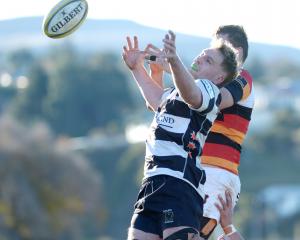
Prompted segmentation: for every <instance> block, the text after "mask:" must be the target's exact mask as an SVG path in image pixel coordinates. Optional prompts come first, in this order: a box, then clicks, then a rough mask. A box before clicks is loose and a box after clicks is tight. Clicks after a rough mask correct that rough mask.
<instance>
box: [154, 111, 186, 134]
mask: <svg viewBox="0 0 300 240" xmlns="http://www.w3.org/2000/svg"><path fill="white" fill-rule="evenodd" d="M190 121H191V120H190V119H189V118H183V117H178V116H174V115H170V114H167V113H158V112H156V113H155V117H154V119H153V121H152V124H151V127H153V128H157V126H158V125H159V126H160V127H161V128H163V129H165V130H167V131H170V132H173V133H184V132H185V131H186V129H187V127H188V125H189V123H190Z"/></svg>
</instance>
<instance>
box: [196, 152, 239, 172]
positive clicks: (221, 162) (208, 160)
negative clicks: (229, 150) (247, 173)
mask: <svg viewBox="0 0 300 240" xmlns="http://www.w3.org/2000/svg"><path fill="white" fill-rule="evenodd" d="M201 164H208V165H212V166H217V167H220V168H224V169H226V170H228V171H230V172H233V173H234V174H238V166H239V165H238V164H236V163H234V162H231V161H228V160H226V159H224V158H218V157H206V156H201Z"/></svg>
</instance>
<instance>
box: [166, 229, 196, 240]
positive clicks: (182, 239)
mask: <svg viewBox="0 0 300 240" xmlns="http://www.w3.org/2000/svg"><path fill="white" fill-rule="evenodd" d="M197 236H198V238H197ZM192 239H199V233H198V232H197V231H196V230H195V229H193V228H183V229H181V230H178V231H177V232H174V233H172V234H171V235H170V236H168V237H167V238H166V239H165V240H192Z"/></svg>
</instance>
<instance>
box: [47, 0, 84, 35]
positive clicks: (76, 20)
mask: <svg viewBox="0 0 300 240" xmlns="http://www.w3.org/2000/svg"><path fill="white" fill-rule="evenodd" d="M87 13H88V3H87V1H86V0H61V1H60V2H59V3H57V4H56V5H55V6H54V7H53V8H52V9H51V10H50V12H49V13H48V15H47V16H46V17H45V18H44V21H43V31H44V33H45V34H46V35H47V36H48V37H50V38H63V37H66V36H68V35H69V34H71V33H72V32H74V31H75V30H76V29H77V28H78V27H79V26H80V25H81V24H82V23H83V22H84V20H85V19H86V16H87Z"/></svg>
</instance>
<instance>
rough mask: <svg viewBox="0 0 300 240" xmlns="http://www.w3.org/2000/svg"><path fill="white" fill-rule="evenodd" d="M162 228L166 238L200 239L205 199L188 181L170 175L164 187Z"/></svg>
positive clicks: (177, 239) (168, 239)
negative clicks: (199, 230)
mask: <svg viewBox="0 0 300 240" xmlns="http://www.w3.org/2000/svg"><path fill="white" fill-rule="evenodd" d="M163 193H164V194H163V195H164V196H165V197H164V207H165V210H163V211H162V217H161V219H162V229H163V239H164V240H200V239H202V238H200V235H199V232H198V229H199V228H200V221H201V218H202V215H203V199H202V197H201V196H200V195H199V193H197V191H196V190H195V189H194V188H193V187H192V186H191V185H189V184H188V183H186V182H184V181H182V180H180V179H177V178H174V177H169V178H168V180H167V181H166V185H165V188H164V192H163Z"/></svg>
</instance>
